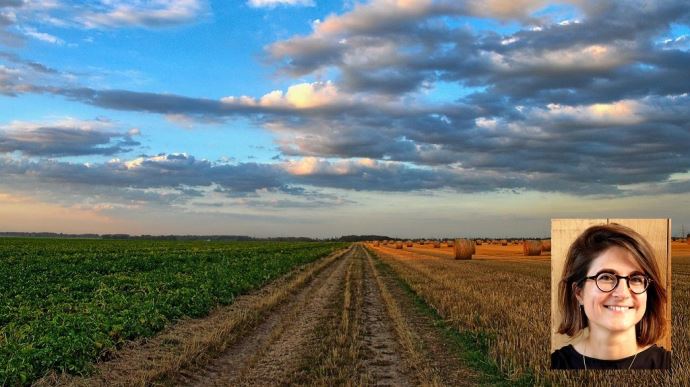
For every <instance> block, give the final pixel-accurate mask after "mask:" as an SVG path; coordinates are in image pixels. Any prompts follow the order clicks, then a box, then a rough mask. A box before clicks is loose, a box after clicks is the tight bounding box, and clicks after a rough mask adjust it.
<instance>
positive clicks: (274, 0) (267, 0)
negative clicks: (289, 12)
mask: <svg viewBox="0 0 690 387" xmlns="http://www.w3.org/2000/svg"><path fill="white" fill-rule="evenodd" d="M247 5H249V6H250V7H254V8H274V7H277V6H280V5H288V6H305V7H313V6H315V5H316V4H315V3H314V0H249V1H247Z"/></svg>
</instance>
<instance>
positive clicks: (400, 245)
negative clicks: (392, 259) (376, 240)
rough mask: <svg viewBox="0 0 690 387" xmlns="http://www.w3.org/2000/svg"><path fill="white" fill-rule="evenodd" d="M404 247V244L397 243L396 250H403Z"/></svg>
mask: <svg viewBox="0 0 690 387" xmlns="http://www.w3.org/2000/svg"><path fill="white" fill-rule="evenodd" d="M402 245H403V244H402V242H395V248H396V249H398V250H400V249H402Z"/></svg>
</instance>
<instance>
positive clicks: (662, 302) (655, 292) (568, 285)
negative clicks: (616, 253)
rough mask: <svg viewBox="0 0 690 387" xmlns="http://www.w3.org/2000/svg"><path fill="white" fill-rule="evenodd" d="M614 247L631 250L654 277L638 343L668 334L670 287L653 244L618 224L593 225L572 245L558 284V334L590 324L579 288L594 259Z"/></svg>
mask: <svg viewBox="0 0 690 387" xmlns="http://www.w3.org/2000/svg"><path fill="white" fill-rule="evenodd" d="M613 246H619V247H622V248H624V249H626V250H628V251H629V252H630V253H631V255H632V256H633V257H634V259H635V261H636V262H637V263H638V264H639V265H640V267H642V270H643V271H644V272H645V274H646V275H647V276H649V278H651V280H652V282H651V284H650V285H649V288H647V309H646V311H645V314H644V316H643V317H642V320H640V322H639V323H637V324H636V326H635V333H636V336H637V342H638V344H640V345H647V344H652V343H654V342H656V341H657V340H658V339H659V338H661V337H662V336H663V335H664V334H665V333H666V318H665V315H666V313H665V311H666V300H667V295H666V289H665V288H664V287H663V284H662V283H661V278H660V276H659V267H658V265H657V263H656V260H655V259H654V252H653V250H652V248H651V246H650V245H649V243H648V242H647V241H646V240H645V239H644V238H643V237H642V236H641V235H640V234H638V233H637V232H635V231H634V230H632V229H630V228H628V227H625V226H622V225H620V224H617V223H611V224H604V225H597V226H592V227H590V228H588V229H586V230H585V231H584V232H583V233H582V234H580V236H579V237H577V239H576V240H575V242H573V244H572V245H570V248H569V249H568V255H567V256H566V260H565V266H564V267H563V275H562V277H561V281H560V283H559V285H558V304H559V305H558V306H559V307H560V308H561V311H562V312H563V320H562V321H561V323H560V326H559V327H558V333H563V334H566V335H569V336H574V335H576V334H578V333H580V332H581V331H582V330H583V329H584V328H586V327H587V326H588V325H589V323H588V319H587V316H586V315H585V312H584V310H581V308H580V304H579V302H578V301H577V298H576V297H575V290H576V288H580V287H582V282H583V280H584V278H585V276H587V271H588V270H589V267H590V265H591V263H592V261H593V260H594V259H596V258H597V257H598V256H599V255H601V253H603V252H604V251H605V250H607V249H609V248H610V247H613Z"/></svg>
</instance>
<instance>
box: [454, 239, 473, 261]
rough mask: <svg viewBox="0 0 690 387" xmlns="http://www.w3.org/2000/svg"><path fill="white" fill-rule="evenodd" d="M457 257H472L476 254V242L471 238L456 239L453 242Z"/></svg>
mask: <svg viewBox="0 0 690 387" xmlns="http://www.w3.org/2000/svg"><path fill="white" fill-rule="evenodd" d="M453 245H454V247H455V248H454V250H455V259H472V254H474V242H473V241H471V240H469V239H456V240H455V242H454V243H453Z"/></svg>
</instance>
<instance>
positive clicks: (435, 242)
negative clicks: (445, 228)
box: [434, 241, 441, 249]
mask: <svg viewBox="0 0 690 387" xmlns="http://www.w3.org/2000/svg"><path fill="white" fill-rule="evenodd" d="M440 247H441V242H439V241H434V248H435V249H438V248H440Z"/></svg>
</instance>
